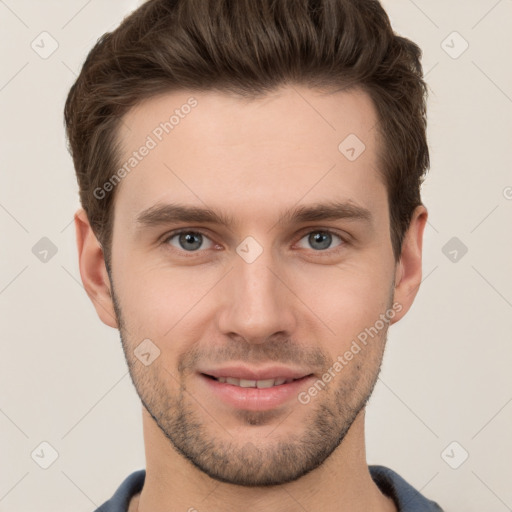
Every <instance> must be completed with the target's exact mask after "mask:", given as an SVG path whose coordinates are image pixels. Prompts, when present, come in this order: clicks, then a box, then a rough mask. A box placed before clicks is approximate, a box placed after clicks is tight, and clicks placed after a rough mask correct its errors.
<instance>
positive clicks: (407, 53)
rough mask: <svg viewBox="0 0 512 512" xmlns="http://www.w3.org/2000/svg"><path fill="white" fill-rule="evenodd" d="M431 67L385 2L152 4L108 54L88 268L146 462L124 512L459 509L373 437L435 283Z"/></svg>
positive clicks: (81, 107) (88, 201) (73, 130)
mask: <svg viewBox="0 0 512 512" xmlns="http://www.w3.org/2000/svg"><path fill="white" fill-rule="evenodd" d="M419 58H420V50H419V49H418V47H417V46H416V45H415V44H414V43H412V42H411V41H409V40H406V39H404V38H401V37H398V36H397V35H395V34H394V33H393V31H392V29H391V27H390V24H389V20H388V18H387V16H386V14H385V12H384V11H383V9H382V7H381V6H380V5H379V3H378V2H377V1H376V0H357V1H356V0H317V1H312V0H279V1H277V2H276V1H275V0H257V1H255V0H236V1H229V0H178V1H170V0H149V1H148V2H146V3H145V4H143V5H142V6H141V7H140V8H139V9H138V10H136V11H135V12H134V13H132V14H131V15H130V16H129V17H127V18H126V19H125V20H124V21H123V22H122V24H121V25H120V26H119V27H118V28H117V29H116V30H115V31H114V32H112V33H109V34H106V35H104V36H103V37H102V38H101V39H100V40H99V41H98V43H97V44H96V46H95V47H94V48H93V49H92V51H91V52H90V54H89V56H88V58H87V60H86V62H85V64H84V66H83V69H82V71H81V73H80V76H79V77H78V79H77V81H76V83H75V84H74V85H73V87H72V89H71V91H70V93H69V97H68V99H67V102H66V107H65V121H66V128H67V134H68V138H69V143H70V150H71V153H72V155H73V159H74V164H75V168H76V172H77V177H78V182H79V187H80V198H81V202H82V206H83V209H81V210H79V211H78V212H77V214H76V216H75V224H76V230H77V243H78V251H79V262H80V273H81V277H82V281H83V283H84V286H85V289H86V291H87V293H88V295H89V297H90V298H91V300H92V302H93V303H94V306H95V308H96V311H97V313H98V315H99V317H100V319H101V320H102V321H103V322H104V323H105V324H107V325H109V326H111V327H114V328H118V329H119V331H120V334H121V341H122V345H123V350H124V354H125V357H126V361H127V364H128V367H129V370H130V374H131V377H132V380H133V383H134V385H135V388H136V390H137V393H138V395H139V397H140V399H141V402H142V404H143V426H144V442H145V448H146V469H145V470H140V471H137V472H135V473H133V474H131V475H130V476H129V477H128V478H127V479H126V480H125V481H124V482H123V483H122V485H121V486H120V487H119V489H118V490H117V492H116V493H115V495H114V496H113V498H112V499H111V500H109V501H108V502H106V503H105V504H104V505H103V506H102V507H100V509H99V510H100V511H102V512H107V511H108V512H121V511H126V510H128V511H129V512H133V511H138V512H163V511H165V512H174V511H187V510H188V511H190V512H192V511H196V510H197V511H200V512H203V511H208V512H217V511H219V512H220V511H250V512H261V511H267V510H273V511H302V510H308V511H311V512H313V511H320V510H321V511H322V512H334V511H337V512H339V511H351V512H355V511H369V510H371V511H379V512H380V511H382V512H384V511H389V512H391V511H396V510H400V511H413V510H414V511H438V510H440V508H439V507H438V505H437V504H435V503H434V502H432V501H429V500H427V499H426V498H425V497H423V496H421V495H420V494H419V493H418V492H417V491H415V490H414V489H413V488H412V487H411V486H410V485H409V484H408V483H406V481H405V480H403V479H402V478H401V477H400V476H399V475H397V474H396V473H394V472H393V471H392V470H390V469H387V468H385V467H382V466H371V467H368V465H367V463H366V458H365V441H364V414H365V405H366V403H367V401H368V398H369V397H370V395H371V393H372V390H373V388H374V385H375V383H376V380H377V377H378V373H379V369H380V365H381V361H382V355H383V350H384V347H385V343H386V336H387V330H388V328H389V326H390V325H391V324H393V323H395V322H397V321H398V320H400V319H401V318H402V317H403V316H404V315H405V313H406V312H407V311H408V309H409V308H410V306H411V304H412V302H413V299H414V297H415V295H416V292H417V290H418V287H419V285H420V281H421V254H422V236H423V230H424V226H425V223H426V220H427V211H426V209H425V207H424V206H423V205H422V203H421V199H420V190H419V189H420V184H421V181H422V179H423V176H424V173H425V171H426V169H427V168H428V163H429V161H428V148H427V144H426V137H425V129H426V120H425V84H424V82H423V80H422V71H421V65H420V62H419Z"/></svg>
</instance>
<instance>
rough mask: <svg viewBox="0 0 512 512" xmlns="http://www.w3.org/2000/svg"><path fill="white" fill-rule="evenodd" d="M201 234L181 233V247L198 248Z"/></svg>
mask: <svg viewBox="0 0 512 512" xmlns="http://www.w3.org/2000/svg"><path fill="white" fill-rule="evenodd" d="M202 238H203V237H202V235H201V234H200V233H192V232H190V233H182V234H181V235H180V237H179V242H180V245H181V247H183V249H187V250H189V249H192V250H193V249H199V248H200V247H201V243H202Z"/></svg>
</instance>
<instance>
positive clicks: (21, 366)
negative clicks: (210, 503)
mask: <svg viewBox="0 0 512 512" xmlns="http://www.w3.org/2000/svg"><path fill="white" fill-rule="evenodd" d="M384 4H385V7H386V9H387V10H388V12H389V14H390V17H391V19H392V23H393V25H394V27H395V29H396V30H397V31H398V32H399V33H401V34H403V35H405V36H407V37H411V38H412V39H414V40H415V41H417V42H418V43H419V45H420V46H421V47H422V48H423V50H424V61H423V62H424V69H425V71H426V73H427V80H428V82H429V85H430V88H431V95H430V100H429V108H430V111H429V123H430V124H429V139H430V147H431V156H432V166H431V171H430V176H429V178H428V179H427V182H426V184H425V186H424V189H423V194H424V202H425V203H426V205H427V206H428V208H429V211H430V223H429V226H428V228H427V231H426V241H425V259H424V276H425V277H424V282H423V284H422V288H421V289H420V292H419V295H418V298H417V301H416V303H415V305H414V307H413V309H412V310H411V311H410V313H409V314H408V315H407V316H406V318H405V319H404V320H403V321H402V322H401V323H400V324H399V325H396V326H394V327H393V328H392V329H391V331H390V338H389V339H390V342H389V345H388V351H387V354H386V357H385V361H384V367H383V371H382V374H381V379H380V382H379V383H378V386H377V389H376V391H375V394H374V396H373V398H372V400H371V402H370V405H369V409H368V415H367V430H368V433H367V439H368V461H369V463H371V464H375V463H378V464H383V465H386V466H389V467H391V468H393V469H394V470H396V471H397V472H398V473H400V474H401V475H402V476H403V477H404V478H406V479H407V480H408V481H409V482H410V483H411V484H413V485H414V486H415V487H416V488H418V489H421V490H422V492H423V493H424V494H425V495H427V496H428V497H430V498H432V499H435V500H437V501H438V502H439V503H440V504H441V505H443V506H444V508H445V509H446V511H461V512H462V511H465V512H477V511H479V512H480V511H482V510H485V511H486V512H502V511H506V510H512V486H511V485H510V477H511V470H510V462H511V460H512V440H511V434H510V433H511V432H512V428H511V423H512V403H511V402H512V372H511V371H510V365H511V362H512V343H511V332H512V229H511V225H512V222H511V220H512V172H511V165H510V146H511V141H512V139H511V137H512V73H511V67H510V48H511V47H512V31H511V30H510V26H511V19H512V1H511V0H501V1H496V0H478V1H477V0H473V1H466V2H460V1H455V0H451V1H443V0H435V1H432V0H431V1H427V0H414V1H412V0H386V1H385V2H384ZM136 5H137V1H136V0H116V1H100V0H89V1H86V0H67V1H57V0H51V1H50V0H46V1H36V0H31V1H29V0H3V1H2V0H0V34H1V36H0V37H1V39H2V41H1V48H2V56H1V57H2V61H1V62H2V65H1V67H0V108H1V114H2V115H1V118H0V126H1V128H0V129H1V133H0V144H1V167H0V168H1V172H2V175H1V187H0V223H1V227H2V250H1V252H0V257H1V269H0V308H1V315H2V316H1V318H2V329H1V357H0V389H1V394H0V431H1V437H0V511H3V512H32V511H34V512H35V511H37V512H50V511H51V512H67V511H70V510H73V511H75V512H89V511H92V510H94V509H95V508H96V507H97V506H99V505H100V504H102V503H103V502H104V501H105V500H106V499H108V498H110V497H111V495H112V494H113V492H114V491H115V489H117V487H118V485H119V484H120V483H121V481H122V480H123V479H124V478H125V477H126V476H127V475H128V474H129V473H131V472H132V471H134V470H136V469H139V468H142V467H144V451H143V438H142V427H141V406H140V403H139V400H138V397H137V395H136V393H135V390H134V387H133V385H132V383H131V381H130V378H129V375H128V373H127V368H126V366H125V362H124V357H123V354H122V350H121V345H120V342H119V337H118V333H117V331H114V330H112V329H110V328H107V327H105V326H104V325H103V324H101V323H100V321H99V319H98V318H97V317H96V314H95V311H94V309H93V307H92V305H91V303H90V302H89V299H88V298H87V296H86V294H85V292H84V290H83V289H82V286H81V282H80V276H79V272H78V265H77V253H76V248H75V238H74V237H75V235H74V228H73V225H72V218H73V213H74V211H75V210H76V208H77V207H78V196H77V186H76V181H75V177H74V171H73V166H72V162H71V159H70V157H69V155H68V153H67V151H66V147H65V139H64V129H63V122H62V110H63V104H64V100H65V97H66V94H67V92H68V90H69V87H70V86H71V84H72V82H73V81H74V79H75V77H76V74H77V73H78V71H79V69H80V66H81V64H82V62H83V60H84V58H85V56H86V54H87V52H88V51H89V49H90V48H91V47H92V45H93V44H94V42H95V41H96V39H97V38H98V37H99V36H100V35H101V34H103V33H104V32H105V31H108V30H111V29H113V28H114V27H115V26H116V25H117V24H118V23H119V22H120V21H121V19H122V18H123V17H124V16H125V15H126V14H127V13H129V12H130V11H131V10H132V9H134V8H135V7H136ZM43 31H46V32H48V33H49V34H50V35H51V38H53V39H54V40H55V41H57V43H58V48H57V49H56V51H55V52H54V53H53V54H52V55H50V56H49V57H48V58H46V59H43V58H42V57H41V56H40V55H39V54H38V53H37V52H36V51H34V50H33V49H32V47H31V44H32V42H33V41H35V44H39V48H40V50H39V51H42V48H41V47H42V45H43V43H41V42H40V41H41V38H42V37H46V38H47V37H48V36H40V34H41V32H43ZM454 31H456V32H457V33H458V34H459V35H457V34H455V35H453V34H452V33H453V32H454ZM45 41H46V42H45V43H44V47H45V48H46V50H48V49H49V48H51V46H50V44H51V40H50V39H45ZM443 41H445V42H444V43H443ZM465 41H466V42H467V43H468V45H469V46H468V48H467V50H466V51H465V52H464V53H462V54H461V55H460V56H458V57H457V58H453V57H454V56H456V55H457V54H458V53H460V51H461V50H462V49H463V48H464V46H465ZM445 50H446V51H445ZM450 54H451V56H450ZM43 237H47V238H48V239H50V240H51V242H52V243H53V244H54V245H55V247H56V249H57V253H56V254H55V255H54V256H52V257H49V256H48V260H47V261H46V262H43V261H40V259H39V258H38V257H36V255H35V254H34V253H33V252H32V248H33V247H34V245H35V244H36V243H37V242H38V241H39V240H40V239H41V238H43ZM453 237H456V238H457V239H458V240H459V242H456V243H458V244H459V247H458V248H457V247H455V246H453V247H452V246H451V245H448V246H446V244H447V243H448V242H449V241H450V239H452V238H453ZM451 243H453V242H451ZM460 244H464V245H465V246H466V247H467V253H466V254H464V255H462V252H461V250H460V247H462V246H461V245H460ZM443 248H444V252H443ZM454 250H455V251H457V252H456V253H454V252H453V251H454ZM36 253H37V251H36ZM445 253H446V255H445ZM40 257H41V255H40ZM455 257H456V261H452V259H454V258H455ZM453 441H456V442H457V443H458V444H457V445H451V443H452V442H453ZM42 442H46V443H49V444H50V445H51V446H52V447H53V449H54V450H56V452H57V453H58V458H57V459H56V460H55V462H54V463H53V464H52V465H51V466H50V467H49V468H48V469H42V468H41V467H40V465H39V464H41V463H44V461H45V460H46V462H49V461H50V459H49V457H51V448H49V447H48V446H47V445H42V446H41V443H42ZM447 447H448V449H447V450H445V449H446V448H447ZM466 452H467V453H468V454H469V457H468V458H467V460H466V461H465V462H463V463H462V464H461V465H460V466H459V467H458V469H452V467H450V466H449V464H448V463H450V464H451V465H453V466H455V465H457V464H459V463H460V462H461V461H462V460H463V456H464V455H465V453H466ZM443 454H444V455H443ZM205 508H206V507H205Z"/></svg>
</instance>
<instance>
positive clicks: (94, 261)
mask: <svg viewBox="0 0 512 512" xmlns="http://www.w3.org/2000/svg"><path fill="white" fill-rule="evenodd" d="M75 231H76V243H77V248H78V262H79V267H80V277H81V278H82V283H83V285H84V288H85V291H86V292H87V295H88V296H89V298H90V299H91V301H92V303H93V305H94V307H95V309H96V312H97V313H98V316H99V317H100V319H101V321H102V322H103V323H104V324H106V325H108V326H110V327H113V328H115V329H117V328H118V324H117V319H116V314H115V310H114V304H113V300H112V296H111V292H110V281H109V278H108V273H107V268H106V266H105V259H104V255H103V249H102V248H101V245H100V243H99V242H98V239H97V238H96V235H95V234H94V231H93V230H92V228H91V225H90V223H89V219H88V218H87V214H86V213H85V211H84V210H83V209H80V210H78V211H77V212H76V213H75Z"/></svg>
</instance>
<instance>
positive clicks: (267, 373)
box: [201, 366, 311, 380]
mask: <svg viewBox="0 0 512 512" xmlns="http://www.w3.org/2000/svg"><path fill="white" fill-rule="evenodd" d="M201 373H204V374H205V375H210V376H212V377H216V378H219V377H233V378H235V379H244V380H267V379H277V378H283V379H301V378H302V377H306V376H308V375H311V372H308V371H305V370H300V369H294V368H287V367H285V366H269V367H266V368H259V369H257V368H249V367H247V366H223V367H222V368H213V369H206V370H201Z"/></svg>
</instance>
